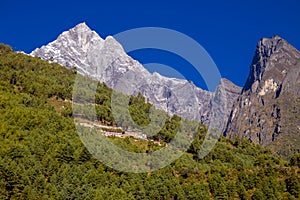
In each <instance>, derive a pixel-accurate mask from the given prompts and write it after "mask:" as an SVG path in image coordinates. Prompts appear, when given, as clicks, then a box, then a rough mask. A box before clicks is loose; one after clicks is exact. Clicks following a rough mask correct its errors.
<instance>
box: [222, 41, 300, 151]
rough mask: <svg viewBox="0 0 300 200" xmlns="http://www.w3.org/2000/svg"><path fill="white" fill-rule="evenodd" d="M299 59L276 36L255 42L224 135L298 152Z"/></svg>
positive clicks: (299, 130) (297, 55) (289, 47)
mask: <svg viewBox="0 0 300 200" xmlns="http://www.w3.org/2000/svg"><path fill="white" fill-rule="evenodd" d="M299 60H300V52H299V51H298V50H297V49H295V48H294V47H293V46H291V45H290V44H289V43H288V42H287V41H285V40H284V39H282V38H280V37H279V36H274V37H272V38H263V39H262V40H261V41H260V42H259V43H258V45H257V48H256V52H255V55H254V58H253V61H252V64H251V69H250V73H249V77H248V79H247V81H246V84H245V86H244V88H243V91H242V94H241V95H240V96H239V97H238V99H237V101H236V102H235V103H234V105H233V108H232V112H231V115H230V118H229V121H228V124H227V128H226V131H225V135H227V136H228V137H235V136H241V137H243V138H247V139H249V140H250V141H252V142H254V143H258V144H261V145H263V146H268V147H270V148H271V149H273V151H274V152H277V153H279V154H281V155H284V156H288V155H290V154H291V153H292V152H300V142H299V136H300V117H299V116H300V77H299V74H300V62H299Z"/></svg>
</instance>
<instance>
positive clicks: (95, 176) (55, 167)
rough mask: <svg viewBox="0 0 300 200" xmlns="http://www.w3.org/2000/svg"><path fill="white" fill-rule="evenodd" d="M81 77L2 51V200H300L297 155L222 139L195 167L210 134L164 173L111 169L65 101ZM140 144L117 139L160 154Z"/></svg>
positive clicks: (101, 92)
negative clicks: (278, 153)
mask: <svg viewBox="0 0 300 200" xmlns="http://www.w3.org/2000/svg"><path fill="white" fill-rule="evenodd" d="M75 76H77V75H76V74H75V72H74V71H72V70H67V69H66V68H65V67H62V66H59V65H57V64H49V63H48V62H45V61H42V60H40V59H38V58H33V57H30V56H27V55H25V54H22V53H15V52H13V51H12V50H11V48H9V47H7V46H4V45H1V44H0V112H1V115H0V125H1V126H0V199H41V200H42V199H125V200H127V199H205V200H209V199H250V197H251V198H252V199H298V198H299V196H300V182H299V180H300V177H299V175H300V174H299V166H300V156H299V155H295V156H294V157H293V158H292V159H291V161H290V162H287V161H285V160H282V159H281V158H279V157H276V156H274V155H272V154H271V153H270V152H269V151H268V150H266V149H264V148H262V147H260V146H258V145H254V144H251V143H249V142H248V141H246V140H242V141H239V140H237V141H230V140H227V139H225V138H220V140H219V142H218V143H217V144H216V146H215V148H214V149H213V150H212V151H211V152H210V153H209V154H208V155H207V156H206V157H205V158H204V159H202V160H197V154H198V153H197V150H199V146H200V145H201V143H202V141H203V137H204V135H203V134H205V130H203V132H202V133H201V134H199V133H198V134H197V138H196V140H195V141H194V143H193V144H192V148H191V149H190V150H189V153H185V154H184V155H183V156H182V157H181V158H180V159H178V160H176V161H175V162H174V163H172V164H171V165H168V166H166V167H165V168H163V169H160V170H157V171H153V172H150V173H141V174H136V173H123V172H120V171H116V170H114V169H112V168H110V167H107V166H106V165H104V164H102V163H101V162H100V161H98V160H97V159H95V158H94V157H93V156H92V155H91V154H90V153H89V152H88V150H87V149H86V148H85V146H84V145H83V143H82V141H81V140H80V137H79V136H78V133H77V131H76V129H75V125H74V119H73V118H72V117H70V114H72V111H70V110H69V109H70V108H71V107H70V106H71V105H70V101H63V100H62V98H66V99H68V100H70V98H71V96H72V86H73V84H74V79H75ZM84 78H86V77H84ZM99 87H100V88H99V90H98V91H99V96H98V95H97V96H98V97H103V96H104V97H105V96H106V95H107V96H108V97H109V93H111V89H109V88H107V87H105V85H104V84H101V85H99ZM104 99H106V98H104ZM50 100H51V102H50ZM101 102H102V100H101ZM107 103H109V101H107V102H104V105H103V106H107ZM62 105H63V106H64V107H63V106H62ZM101 106H102V105H101ZM57 108H61V110H60V109H57ZM104 114H105V115H106V114H107V113H104ZM104 114H103V112H102V115H101V118H105V117H106V116H104ZM169 128H170V129H174V126H170V127H169ZM135 140H136V139H128V140H127V139H118V138H112V141H113V143H114V144H116V145H118V146H119V147H121V148H123V149H124V150H125V149H126V150H128V151H132V152H145V151H147V150H148V149H149V148H150V149H151V148H154V149H155V148H156V147H157V146H155V145H154V144H153V143H151V142H150V141H149V142H148V141H147V142H145V141H144V142H143V141H135ZM125 147H126V148H125ZM120 159H124V158H120Z"/></svg>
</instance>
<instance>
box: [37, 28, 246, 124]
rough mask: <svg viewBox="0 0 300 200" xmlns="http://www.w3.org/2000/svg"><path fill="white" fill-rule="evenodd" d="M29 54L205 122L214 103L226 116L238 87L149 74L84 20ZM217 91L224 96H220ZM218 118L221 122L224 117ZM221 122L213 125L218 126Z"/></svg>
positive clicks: (208, 120)
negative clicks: (205, 85) (210, 87)
mask: <svg viewBox="0 0 300 200" xmlns="http://www.w3.org/2000/svg"><path fill="white" fill-rule="evenodd" d="M31 55H32V56H37V57H40V58H42V59H44V60H48V61H50V62H56V63H59V64H61V65H63V66H66V67H68V68H76V69H77V71H78V72H79V73H80V74H84V75H88V76H91V77H93V78H95V79H96V80H99V81H101V82H104V83H106V84H107V85H108V86H109V87H111V88H113V89H115V90H117V91H119V92H122V93H125V94H133V95H137V94H138V93H141V94H142V95H144V96H145V97H146V98H147V99H148V101H149V102H150V103H152V104H153V105H155V107H157V108H158V109H162V110H164V111H166V112H167V113H169V114H171V115H173V114H177V115H179V116H181V117H184V118H189V119H195V120H198V121H203V122H204V123H206V124H209V123H210V116H211V109H212V105H214V103H220V105H226V107H227V109H226V110H225V112H226V116H227V117H228V116H229V114H230V110H231V107H232V103H233V102H234V101H235V100H236V98H237V96H238V95H239V94H240V91H241V88H240V87H238V86H236V85H234V84H233V83H232V82H230V81H229V80H226V79H222V80H220V85H219V87H218V88H217V90H216V92H217V91H218V94H216V93H213V92H209V91H206V90H203V89H201V88H198V87H196V86H195V85H194V84H193V83H192V82H190V81H187V80H181V79H176V78H168V77H164V76H162V75H160V74H158V73H153V74H151V73H150V72H148V71H147V70H146V69H145V68H144V67H143V65H142V64H140V63H139V62H138V61H136V60H134V59H133V58H131V57H130V56H128V55H127V54H126V52H125V51H124V49H123V47H122V46H121V44H119V43H118V42H117V41H116V40H115V39H114V38H113V37H111V36H108V37H107V38H105V39H102V38H101V37H100V36H99V35H98V34H97V33H96V32H95V31H92V30H91V29H90V28H89V27H88V26H87V25H86V24H85V23H81V24H78V25H77V26H75V27H74V28H72V29H70V30H68V31H65V32H63V33H62V34H61V35H59V37H58V38H57V39H56V40H55V41H53V42H51V43H49V44H48V45H46V46H42V47H41V48H37V49H35V50H34V51H33V52H32V53H31ZM220 91H221V92H220ZM221 93H222V94H224V95H225V97H226V98H221V96H222V95H220V94H221ZM223 97H224V96H223ZM220 101H221V102H220ZM224 101H226V102H224ZM225 118H226V117H225ZM222 120H223V121H224V124H225V120H224V117H223V119H222ZM224 124H222V125H218V127H217V128H218V129H219V130H222V129H223V125H224Z"/></svg>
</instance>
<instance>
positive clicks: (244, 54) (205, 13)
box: [0, 0, 300, 88]
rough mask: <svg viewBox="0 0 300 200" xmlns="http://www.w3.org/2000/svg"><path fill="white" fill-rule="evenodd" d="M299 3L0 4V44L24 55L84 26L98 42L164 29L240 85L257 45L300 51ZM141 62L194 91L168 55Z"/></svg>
mask: <svg viewBox="0 0 300 200" xmlns="http://www.w3.org/2000/svg"><path fill="white" fill-rule="evenodd" d="M299 2H300V1H297V0H295V1H290V0H285V1H279V0H267V1H263V0H262V1H257V0H252V1H229V0H228V1H200V0H194V1H176V0H173V1H168V0H165V1H163V0H160V1H158V0H152V1H141V0H139V1H137V0H132V1H130V0H129V1H124V0H123V1H90V0H85V1H58V0H52V1H41V0H40V1H33V0H27V1H17V0H15V1H11V0H1V1H0V8H1V12H0V18H1V20H0V27H1V28H0V42H1V43H6V44H9V45H11V46H12V47H13V48H14V49H15V50H23V51H25V52H27V53H29V52H31V51H32V50H33V49H34V48H36V47H40V46H41V45H43V44H47V43H48V42H50V41H52V40H54V39H56V37H57V36H58V35H59V34H60V33H61V32H62V31H64V30H67V29H69V28H72V27H73V26H75V25H76V24H77V23H80V22H83V21H85V22H86V23H87V24H88V25H89V26H90V27H91V28H92V29H94V30H95V31H96V32H97V33H98V34H99V35H100V36H101V37H102V38H105V37H106V36H108V35H114V34H117V33H119V32H121V31H125V30H128V29H132V28H138V27H147V26H152V27H153V26H154V27H164V28H169V29H174V30H176V31H179V32H182V33H184V34H186V35H188V36H190V37H191V38H193V39H195V40H196V41H197V42H199V43H200V44H201V45H202V46H203V47H204V48H205V49H206V50H207V52H208V53H209V54H210V55H211V57H212V58H213V60H214V61H215V63H216V64H217V66H218V68H219V70H220V72H221V75H222V76H223V77H225V78H228V79H230V80H232V81H233V82H234V83H235V84H237V85H240V86H242V85H243V84H244V83H245V80H246V78H247V76H248V73H249V66H250V64H251V60H252V57H253V53H254V50H255V47H256V44H257V42H258V41H259V39H260V38H262V37H271V36H273V35H276V34H278V35H280V36H281V37H283V38H284V39H286V40H287V41H288V42H290V43H291V44H292V45H294V46H295V47H296V48H298V49H300V3H299ZM130 55H131V56H132V57H134V58H135V59H137V60H139V61H140V62H141V63H148V62H157V63H162V64H165V65H169V66H172V67H174V68H176V69H177V70H179V71H180V72H181V73H183V74H184V76H185V77H186V78H187V79H189V80H192V81H193V82H194V83H196V84H197V85H198V86H201V87H204V88H205V86H204V85H203V82H202V80H201V78H199V76H197V75H195V72H194V71H193V70H191V68H190V66H189V63H187V62H186V61H185V60H183V59H180V58H178V57H176V56H174V55H172V54H170V53H168V52H162V51H158V50H144V51H136V52H132V53H131V54H130Z"/></svg>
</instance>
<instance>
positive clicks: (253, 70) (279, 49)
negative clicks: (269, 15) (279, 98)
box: [243, 35, 297, 91]
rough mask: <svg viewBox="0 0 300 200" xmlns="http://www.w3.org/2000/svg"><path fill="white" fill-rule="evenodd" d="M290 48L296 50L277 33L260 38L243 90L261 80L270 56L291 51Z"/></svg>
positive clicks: (267, 66)
mask: <svg viewBox="0 0 300 200" xmlns="http://www.w3.org/2000/svg"><path fill="white" fill-rule="evenodd" d="M291 50H294V51H297V50H296V49H295V48H294V47H292V46H291V45H290V44H289V43H288V42H287V41H286V40H284V39H282V38H281V37H280V36H278V35H275V36H273V37H272V38H262V39H261V40H260V41H259V42H258V44H257V46H256V50H255V54H254V57H253V60H252V64H251V67H250V72H249V76H248V79H247V81H246V83H245V86H244V88H243V91H247V90H249V89H251V86H252V84H253V83H254V82H255V81H260V80H261V78H262V75H263V73H264V72H265V71H266V70H269V67H270V66H271V65H268V61H269V60H270V58H271V57H276V56H277V55H278V54H281V53H283V52H292V51H291Z"/></svg>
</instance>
